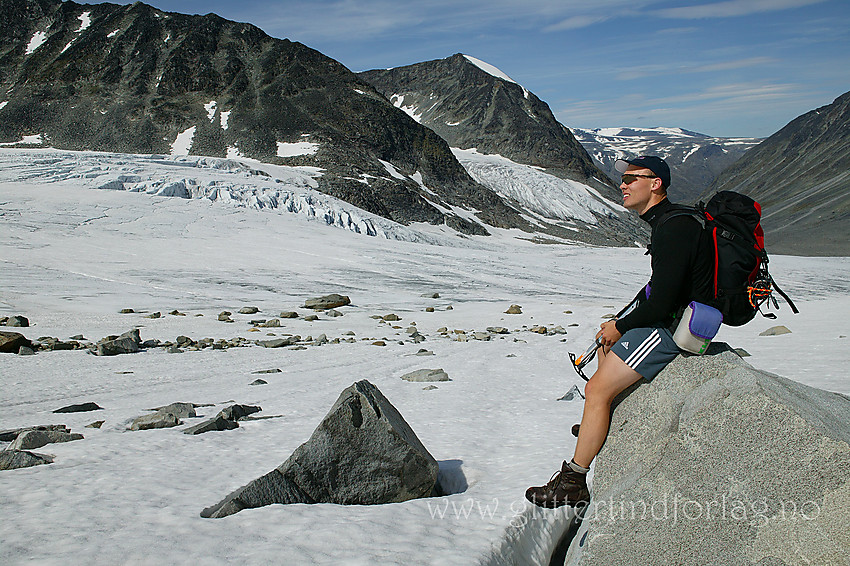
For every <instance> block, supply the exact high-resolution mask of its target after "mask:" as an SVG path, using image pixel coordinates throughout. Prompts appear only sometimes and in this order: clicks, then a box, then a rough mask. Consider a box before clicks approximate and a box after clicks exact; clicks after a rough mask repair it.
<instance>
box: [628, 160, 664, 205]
mask: <svg viewBox="0 0 850 566" xmlns="http://www.w3.org/2000/svg"><path fill="white" fill-rule="evenodd" d="M627 175H633V176H634V180H633V181H632V182H631V183H628V184H626V182H625V181H623V182H622V183H620V191H622V193H623V206H625V207H626V208H628V209H629V210H635V211H637V212H638V213H639V214H643V213H644V211H646V210H647V209H648V208H649V201H650V199H651V198H652V195H653V191H652V188H653V187H654V186H656V185H659V186H660V180H659V179H658V178H657V177H655V174H654V173H653V172H652V171H650V170H649V169H644V168H641V167H637V166H635V165H629V167H628V169H626V172H625V173H623V177H626V176H627Z"/></svg>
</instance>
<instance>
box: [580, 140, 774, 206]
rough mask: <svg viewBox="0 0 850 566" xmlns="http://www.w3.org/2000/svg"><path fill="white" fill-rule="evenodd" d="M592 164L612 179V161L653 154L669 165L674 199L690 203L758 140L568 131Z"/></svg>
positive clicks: (615, 174)
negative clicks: (585, 151) (588, 156)
mask: <svg viewBox="0 0 850 566" xmlns="http://www.w3.org/2000/svg"><path fill="white" fill-rule="evenodd" d="M571 130H572V132H573V134H574V135H575V137H576V139H577V140H578V141H579V142H580V143H581V144H582V146H584V148H585V149H586V150H587V152H588V153H589V154H590V155H591V156H592V157H593V159H594V162H595V163H596V164H597V165H598V166H599V167H600V168H601V169H602V170H603V171H605V172H606V173H607V174H608V175H609V176H610V177H611V178H612V179H613V180H615V181H616V180H617V179H619V174H618V173H617V172H616V171H615V169H614V161H616V160H617V159H620V158H622V157H635V156H637V155H657V156H659V157H661V158H663V159H664V160H665V161H667V163H668V164H669V165H670V168H671V170H672V176H673V182H672V186H671V196H672V197H673V199H674V200H677V201H678V200H691V199H692V198H693V197H696V196H698V195H699V194H700V192H702V191H703V190H705V188H706V187H708V185H709V184H711V182H712V181H713V180H714V179H715V178H716V176H717V175H718V174H719V173H720V172H721V171H722V170H723V169H725V168H726V167H728V166H729V165H731V164H732V163H734V162H735V161H736V160H738V159H739V158H740V157H741V156H742V155H743V154H744V153H745V152H746V151H747V150H748V149H750V148H751V147H753V146H755V145H757V144H758V143H759V142H761V139H759V138H717V137H711V136H707V135H705V134H700V133H697V132H691V131H689V130H684V129H682V128H628V127H624V128H597V129H593V130H586V129H581V128H571Z"/></svg>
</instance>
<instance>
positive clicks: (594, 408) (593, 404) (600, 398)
mask: <svg viewBox="0 0 850 566" xmlns="http://www.w3.org/2000/svg"><path fill="white" fill-rule="evenodd" d="M640 378H641V375H640V374H639V373H638V372H636V371H635V370H633V369H632V368H630V367H629V366H627V365H626V362H624V361H623V360H621V359H620V358H619V357H618V356H617V355H616V354H609V355H606V354H605V352H603V349H600V350H599V367H598V368H597V370H596V372H595V373H594V374H593V376H591V378H590V380H589V381H588V382H587V385H586V386H585V389H584V396H585V400H584V413H583V414H582V417H581V427H579V432H578V442H576V451H575V456H574V457H573V462H575V463H576V464H578V465H579V466H582V467H584V468H589V467H590V463H591V462H592V461H593V459H594V458H595V457H596V454H598V453H599V450H600V449H601V448H602V445H603V444H604V443H605V438H606V437H607V436H608V426H609V425H610V420H611V403H612V402H613V401H614V398H615V397H616V396H617V395H619V394H620V393H621V392H623V391H625V390H626V388H628V387H629V386H630V385H632V384H633V383H635V382H636V381H638V380H639V379H640Z"/></svg>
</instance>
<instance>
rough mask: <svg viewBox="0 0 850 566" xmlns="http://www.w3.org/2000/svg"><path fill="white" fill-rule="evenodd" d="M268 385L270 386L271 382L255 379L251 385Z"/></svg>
mask: <svg viewBox="0 0 850 566" xmlns="http://www.w3.org/2000/svg"><path fill="white" fill-rule="evenodd" d="M268 384H269V382H268V381H266V380H265V379H255V380H254V381H252V382H251V383H250V384H249V385H268Z"/></svg>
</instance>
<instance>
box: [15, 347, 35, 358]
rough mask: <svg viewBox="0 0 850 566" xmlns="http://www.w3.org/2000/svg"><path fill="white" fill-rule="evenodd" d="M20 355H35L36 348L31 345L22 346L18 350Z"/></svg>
mask: <svg viewBox="0 0 850 566" xmlns="http://www.w3.org/2000/svg"><path fill="white" fill-rule="evenodd" d="M18 355H19V356H34V355H35V350H33V349H32V348H30V347H29V346H21V347H20V349H19V350H18Z"/></svg>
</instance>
